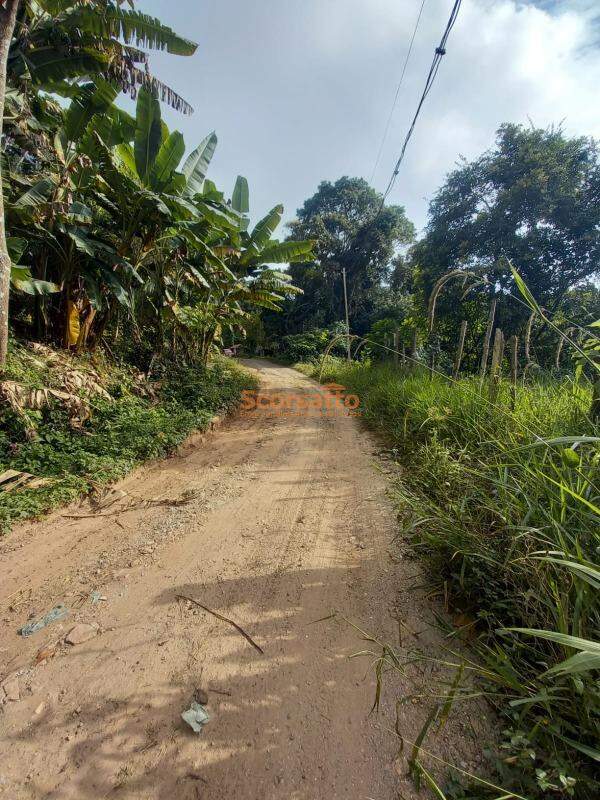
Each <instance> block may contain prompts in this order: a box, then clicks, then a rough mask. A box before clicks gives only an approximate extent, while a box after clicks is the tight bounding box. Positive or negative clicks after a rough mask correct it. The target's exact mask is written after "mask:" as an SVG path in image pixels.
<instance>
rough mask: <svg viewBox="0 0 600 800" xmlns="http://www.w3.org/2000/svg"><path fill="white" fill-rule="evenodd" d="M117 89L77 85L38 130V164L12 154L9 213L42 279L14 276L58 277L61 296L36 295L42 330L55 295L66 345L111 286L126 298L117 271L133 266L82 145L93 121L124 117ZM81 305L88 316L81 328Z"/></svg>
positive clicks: (57, 325) (59, 333) (117, 121)
mask: <svg viewBox="0 0 600 800" xmlns="http://www.w3.org/2000/svg"><path fill="white" fill-rule="evenodd" d="M116 93H117V90H116V88H115V87H114V86H112V85H111V84H109V83H107V82H106V81H104V80H102V79H97V80H96V83H93V84H87V85H85V86H83V87H79V88H78V91H77V94H76V95H75V96H74V97H73V99H72V101H71V104H70V106H69V107H68V108H67V109H66V110H61V109H60V107H58V110H57V111H56V115H55V116H56V119H55V122H56V124H55V125H54V127H51V128H49V129H48V130H46V131H45V132H44V133H43V134H41V135H40V136H39V137H38V139H39V140H40V141H41V142H45V146H44V145H43V144H42V145H41V146H40V147H39V148H38V150H37V151H36V159H35V162H36V163H35V168H30V169H29V170H28V171H23V170H20V171H19V169H18V164H16V165H15V166H14V167H13V168H12V170H11V169H10V167H11V165H12V162H11V159H7V160H6V163H7V164H8V166H9V177H10V179H11V180H10V188H11V192H10V194H9V205H8V214H9V220H10V222H11V228H12V229H13V231H14V232H15V233H17V234H18V235H20V236H23V237H26V239H27V247H26V255H27V257H28V258H29V260H30V261H31V262H32V264H34V265H35V278H34V280H35V281H36V282H35V283H32V282H31V280H30V281H24V280H23V278H22V277H20V278H19V279H18V280H17V282H16V283H15V282H13V283H14V285H15V287H16V288H17V289H21V290H22V291H23V290H27V288H32V287H33V288H34V289H35V291H36V294H38V295H39V294H42V291H41V287H44V288H45V289H48V287H49V286H51V285H52V284H51V283H49V282H48V281H47V278H48V277H51V279H52V281H54V283H55V284H58V285H59V288H60V290H61V296H60V300H59V301H58V302H56V301H53V300H50V301H46V300H43V299H41V298H37V302H36V306H35V312H36V319H37V321H38V333H43V332H45V331H46V330H47V314H46V311H47V306H48V302H49V303H50V306H51V310H52V312H53V313H52V317H53V320H52V321H53V322H54V325H53V327H54V334H55V336H56V337H57V338H59V339H61V340H63V342H64V343H65V344H66V345H67V346H70V345H74V344H79V345H80V346H81V345H82V344H83V343H84V342H85V339H86V338H87V335H88V333H89V329H90V326H91V323H92V321H93V319H94V317H95V315H96V313H97V311H98V310H99V309H100V306H101V305H102V299H103V294H106V293H107V292H111V291H112V293H113V294H114V295H115V296H116V297H118V298H119V299H121V300H124V299H126V296H125V294H124V292H123V287H122V285H121V284H120V282H119V278H118V271H119V269H121V271H122V270H123V269H125V270H127V273H128V274H131V268H130V266H129V265H127V264H126V263H124V262H123V260H122V259H120V258H119V256H118V254H117V252H116V249H115V247H114V245H113V243H112V242H111V240H110V236H109V235H108V234H109V231H110V225H109V224H108V222H109V220H107V218H106V217H105V216H104V215H102V214H101V212H100V211H99V208H100V206H102V198H103V195H102V189H103V181H102V178H101V177H100V176H99V175H98V172H97V168H96V167H95V166H94V162H93V160H92V158H90V156H88V155H87V154H86V153H85V147H84V144H85V141H86V139H89V138H90V136H91V134H90V129H94V130H95V129H96V128H98V127H101V122H103V123H104V124H105V127H106V125H108V124H109V123H108V121H109V120H111V119H113V122H114V126H115V127H119V128H123V126H125V125H126V122H127V120H126V119H125V118H124V117H126V116H127V115H122V112H118V110H117V109H116V108H115V107H114V105H113V100H114V98H115V96H116ZM131 127H132V123H131ZM24 188H25V191H23V189H24ZM92 208H93V209H94V211H92ZM48 272H50V273H51V275H49V274H48ZM84 288H85V289H87V291H84ZM80 311H81V312H84V317H85V320H84V323H85V324H84V325H83V328H81V330H80V326H79V316H80ZM74 331H75V333H74ZM79 333H81V340H79ZM73 336H75V337H76V339H77V341H73Z"/></svg>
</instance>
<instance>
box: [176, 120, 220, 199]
mask: <svg viewBox="0 0 600 800" xmlns="http://www.w3.org/2000/svg"><path fill="white" fill-rule="evenodd" d="M216 147H217V134H216V133H214V131H213V133H210V134H209V135H208V136H206V137H205V138H204V139H203V140H202V141H201V142H200V144H199V145H198V147H197V148H196V149H195V150H194V151H193V152H191V153H190V155H189V156H188V157H187V158H186V160H185V163H184V165H183V169H182V172H183V174H184V175H185V178H186V187H185V189H184V194H185V196H186V197H193V196H194V195H195V194H200V193H201V192H202V186H203V183H204V178H205V177H206V172H207V170H208V166H209V164H210V162H211V160H212V157H213V155H214V152H215V149H216Z"/></svg>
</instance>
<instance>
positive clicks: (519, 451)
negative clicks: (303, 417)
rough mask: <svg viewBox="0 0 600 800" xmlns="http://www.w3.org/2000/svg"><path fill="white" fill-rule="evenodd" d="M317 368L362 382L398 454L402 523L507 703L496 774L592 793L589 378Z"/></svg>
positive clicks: (596, 603) (528, 792)
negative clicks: (507, 378) (490, 393)
mask: <svg viewBox="0 0 600 800" xmlns="http://www.w3.org/2000/svg"><path fill="white" fill-rule="evenodd" d="M319 369H320V365H317V366H310V365H308V366H304V367H303V371H305V372H308V373H310V374H313V375H314V376H315V377H318V375H319ZM322 379H323V381H325V382H327V381H335V382H338V383H341V384H343V385H344V386H346V387H347V389H348V391H349V392H352V393H355V394H358V395H359V397H360V399H361V407H362V409H363V413H364V417H365V419H366V420H367V421H368V422H369V423H370V424H371V425H373V426H375V427H376V428H377V429H379V430H380V431H382V432H383V433H384V434H385V436H386V438H387V440H388V441H389V443H390V447H391V448H392V450H391V453H392V456H393V457H394V458H395V459H396V460H397V461H398V462H399V463H400V464H401V465H402V466H403V467H404V469H403V470H402V479H401V480H399V481H398V482H397V483H396V484H395V486H394V489H393V491H394V496H395V498H396V501H397V503H398V507H399V511H400V519H401V523H402V531H401V532H402V536H403V538H405V539H407V540H408V541H409V542H410V543H411V545H412V548H413V549H414V552H415V553H418V554H421V555H423V556H425V562H426V563H427V564H428V565H429V567H430V571H431V572H430V574H431V581H432V583H433V584H434V585H435V586H436V587H437V590H438V592H439V593H440V595H441V596H444V595H445V594H446V593H449V595H450V597H451V602H452V605H453V607H454V609H455V610H457V611H458V612H459V613H460V618H461V619H462V620H463V622H462V623H461V624H463V625H466V629H467V630H468V631H469V632H470V634H471V635H474V641H473V646H474V648H475V654H476V655H475V657H474V660H477V662H478V665H479V666H478V668H477V669H476V672H477V673H478V674H479V676H480V685H481V690H482V691H483V692H484V693H485V694H486V695H487V696H488V697H489V699H490V702H492V704H493V705H494V706H495V707H496V708H497V709H498V710H499V712H500V714H501V716H502V718H503V727H504V729H505V737H504V741H503V745H502V758H501V760H499V761H498V771H499V775H498V776H497V779H498V781H499V782H500V783H501V785H502V786H504V787H508V788H510V789H512V790H513V791H516V792H519V793H521V794H524V795H525V796H527V797H536V798H542V797H544V798H547V797H549V796H552V797H565V798H566V797H578V798H589V799H590V800H591V798H593V797H597V796H598V791H600V783H599V782H598V779H597V769H596V762H597V760H598V759H599V758H600V752H599V750H598V735H599V725H600V691H599V687H598V679H597V675H598V672H597V670H598V668H599V667H600V650H599V646H598V644H597V641H598V633H599V631H600V599H599V595H598V589H599V587H600V569H598V552H599V548H600V525H599V524H598V523H599V518H600V489H599V488H598V487H599V477H600V470H599V466H600V438H599V437H598V434H599V433H600V431H598V429H597V428H595V427H594V426H593V425H592V423H591V422H590V420H589V419H588V417H587V415H586V411H587V409H589V402H590V393H589V391H588V390H582V389H580V388H577V387H576V386H575V385H574V384H573V382H571V381H568V380H565V381H562V382H555V381H551V382H547V383H534V384H532V385H525V386H523V385H521V386H519V387H518V388H517V392H516V402H515V407H514V410H511V387H510V385H509V384H508V383H504V382H502V383H501V386H500V390H499V396H498V399H497V401H496V403H495V404H493V403H490V402H488V400H487V397H486V395H483V394H482V389H481V384H480V382H479V379H478V378H473V377H466V378H463V379H461V380H459V381H457V382H454V383H452V382H451V381H449V380H448V379H447V378H445V377H443V376H440V375H433V376H431V375H430V374H429V372H428V371H427V370H425V369H417V370H406V369H399V368H398V367H394V366H393V365H392V364H390V363H387V364H379V365H377V364H376V365H371V364H369V363H366V364H358V363H353V364H351V365H348V364H347V363H346V362H344V361H342V360H338V359H328V360H327V361H326V365H325V370H324V372H323V376H322ZM486 391H487V387H486ZM465 620H468V622H465ZM514 628H526V629H531V630H530V632H529V633H528V632H526V631H523V632H518V631H515V630H511V629H514ZM449 648H450V649H451V648H452V645H451V641H449ZM450 660H451V661H452V660H456V658H455V657H450ZM434 691H435V689H432V696H433V692H434ZM468 694H470V692H468V691H467V690H465V695H468ZM457 698H458V699H460V692H458V693H457ZM455 701H456V699H455ZM477 791H478V792H479V794H477V793H475V795H473V794H471V795H469V796H478V797H481V796H486V797H487V795H485V794H483V795H482V794H481V789H479V790H477ZM491 796H493V795H491Z"/></svg>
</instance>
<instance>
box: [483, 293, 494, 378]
mask: <svg viewBox="0 0 600 800" xmlns="http://www.w3.org/2000/svg"><path fill="white" fill-rule="evenodd" d="M496 302H497V301H496V298H495V297H494V299H493V300H492V303H491V305H490V316H489V317H488V324H487V329H486V331H485V339H484V340H483V353H482V354H481V367H480V370H479V375H480V377H481V380H483V379H484V378H485V373H486V371H487V362H488V355H489V352H490V341H491V340H492V331H493V330H494V319H495V318H496Z"/></svg>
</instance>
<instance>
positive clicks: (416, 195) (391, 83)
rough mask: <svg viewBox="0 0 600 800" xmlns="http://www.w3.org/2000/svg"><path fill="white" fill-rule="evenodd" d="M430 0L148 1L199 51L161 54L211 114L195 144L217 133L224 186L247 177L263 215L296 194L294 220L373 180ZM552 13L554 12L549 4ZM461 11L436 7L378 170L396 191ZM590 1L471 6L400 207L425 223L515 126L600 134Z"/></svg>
mask: <svg viewBox="0 0 600 800" xmlns="http://www.w3.org/2000/svg"><path fill="white" fill-rule="evenodd" d="M419 6H420V0H404V2H398V0H368V1H367V2H365V0H252V2H248V0H204V2H203V3H198V2H197V0H180V2H179V3H178V4H173V3H170V2H169V3H167V2H166V0H148V1H147V2H146V3H144V4H143V5H142V6H140V7H141V9H142V10H145V11H148V12H150V13H155V14H156V15H157V16H159V17H160V18H161V19H162V20H163V21H164V22H166V23H168V24H170V25H171V26H172V27H173V28H175V29H176V30H178V31H179V32H182V33H184V34H185V35H187V36H189V37H190V38H195V39H197V40H198V41H199V42H200V47H199V50H198V54H197V55H196V56H195V57H194V58H193V60H189V59H178V58H175V57H167V56H162V55H160V56H159V57H158V58H157V59H155V60H154V64H155V65H156V71H157V72H158V73H159V74H160V75H161V77H163V78H166V79H167V80H168V81H170V82H171V83H173V84H174V86H175V87H176V88H177V89H178V90H180V91H181V93H182V94H184V95H185V96H186V97H187V98H188V99H190V100H191V102H192V103H193V105H194V106H195V107H196V114H195V115H194V116H193V117H191V118H189V119H185V118H181V117H178V116H177V115H175V114H173V113H170V112H169V113H167V114H166V116H167V117H168V121H169V124H170V125H171V126H173V127H178V128H180V129H181V130H183V132H184V134H185V137H186V142H187V144H188V146H189V147H192V146H194V144H195V143H196V142H197V141H199V140H200V138H201V137H202V136H203V135H204V134H205V133H206V132H207V131H208V130H211V129H212V128H216V129H217V132H218V134H219V140H220V142H219V148H218V151H217V156H216V157H215V161H214V163H213V167H212V169H211V172H212V177H213V178H214V179H215V180H216V181H217V182H218V183H219V184H220V185H221V186H223V187H224V188H226V189H228V188H229V187H231V186H232V184H233V180H234V179H235V175H236V174H237V173H238V172H242V173H244V174H247V176H248V178H249V180H250V183H251V189H252V194H253V199H254V204H253V208H254V211H255V214H257V215H258V214H261V213H263V212H264V211H265V210H266V209H267V208H268V207H270V206H271V205H274V204H275V203H276V202H278V201H280V200H282V201H283V202H284V203H285V205H286V211H287V215H288V217H291V216H293V213H294V211H295V209H296V208H297V207H298V206H299V205H301V203H302V202H303V200H304V199H305V198H306V197H307V196H309V195H310V194H311V193H312V192H313V191H314V190H315V189H316V187H317V184H318V183H319V181H321V180H324V179H331V180H335V179H336V178H338V177H340V176H341V175H343V174H350V175H363V176H365V177H367V178H369V176H370V174H371V170H372V168H373V163H374V160H375V156H376V153H377V150H378V148H379V143H380V139H381V135H382V133H383V129H384V126H385V122H386V120H387V117H388V114H389V110H390V105H391V102H392V98H393V96H394V92H395V87H396V83H397V81H398V77H399V74H400V70H401V66H402V62H403V60H404V55H405V51H406V47H407V46H408V40H409V38H410V35H411V34H412V30H413V25H414V21H415V19H416V15H417V12H418V9H419ZM542 6H543V7H542ZM449 9H450V1H449V0H426V3H425V10H424V12H423V17H422V21H421V26H420V29H419V32H418V34H417V37H416V40H415V45H414V49H413V56H412V58H411V62H410V65H409V68H408V70H407V73H406V76H405V82H404V85H403V89H402V91H401V94H400V98H399V102H398V107H397V109H396V112H395V115H394V119H393V123H392V126H391V129H390V133H389V136H388V140H387V144H386V147H385V149H384V152H383V155H382V159H381V162H380V166H379V168H378V170H377V173H376V176H375V185H376V187H377V188H379V189H381V188H383V186H384V185H385V183H386V182H387V178H388V177H389V174H390V173H391V170H392V168H393V165H394V161H395V158H396V156H397V154H398V152H399V150H400V146H401V143H402V140H403V138H404V135H405V132H406V129H407V126H408V124H409V122H410V119H411V117H412V114H413V113H414V109H415V106H416V103H417V101H418V98H419V96H420V93H421V90H422V86H423V82H424V79H425V75H426V73H427V70H428V68H429V63H430V61H431V58H432V55H433V50H434V48H435V46H436V44H437V43H438V41H439V39H440V36H441V33H442V31H443V28H444V26H445V23H446V20H447V17H448V13H449ZM593 11H594V5H593V3H591V2H590V0H571V2H568V1H567V0H561V2H559V3H555V2H551V0H539V2H538V3H537V4H533V3H523V2H518V3H517V2H514V0H463V5H462V9H461V12H460V15H459V18H458V21H457V23H456V26H455V28H454V30H453V31H452V34H451V36H450V40H449V42H448V47H447V55H446V56H445V58H444V60H443V63H442V65H441V68H440V72H439V77H438V80H437V82H436V85H435V87H434V89H433V91H432V93H431V95H430V96H429V98H428V100H427V104H426V106H425V108H424V111H423V114H422V117H421V118H420V120H419V122H418V127H417V129H416V132H415V136H414V140H413V141H412V142H411V144H410V146H409V149H408V151H407V155H406V160H405V163H404V165H403V167H402V171H401V174H400V176H399V178H398V181H397V183H396V187H395V189H394V192H393V195H392V197H391V198H390V199H391V200H392V201H393V202H397V203H403V204H405V205H406V207H407V210H408V213H409V215H410V216H411V217H412V218H413V219H414V221H415V222H416V223H417V224H418V225H419V226H421V225H422V224H423V223H424V221H425V219H426V208H427V206H426V202H425V200H424V198H425V197H429V198H430V197H431V196H432V195H433V193H434V192H435V190H436V189H437V188H438V186H439V185H440V184H441V182H442V181H443V179H444V176H445V174H446V173H447V172H448V171H449V170H450V169H452V167H453V166H454V164H455V162H456V160H457V158H458V156H459V155H461V154H462V155H464V156H466V157H467V158H473V157H475V156H477V155H478V154H479V153H480V152H481V151H482V150H484V149H486V148H488V147H490V146H492V144H493V140H494V132H495V130H496V129H497V128H498V126H499V125H500V124H501V123H503V122H517V123H523V124H528V121H529V119H531V120H532V121H533V122H534V124H536V125H540V126H546V125H549V124H551V123H558V122H560V121H561V120H564V127H565V130H566V131H567V132H568V133H569V134H577V135H594V136H597V137H600V117H599V116H598V113H597V106H598V104H597V87H598V86H599V85H600V49H598V48H597V47H593V46H590V44H591V42H593V34H594V29H593V26H592V24H591V19H592V14H593Z"/></svg>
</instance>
